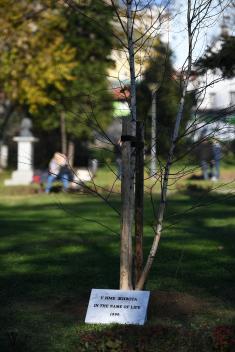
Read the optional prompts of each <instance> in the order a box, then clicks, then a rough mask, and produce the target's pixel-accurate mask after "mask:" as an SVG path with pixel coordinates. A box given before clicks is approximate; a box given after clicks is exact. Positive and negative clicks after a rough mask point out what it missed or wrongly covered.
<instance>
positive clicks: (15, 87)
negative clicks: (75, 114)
mask: <svg viewBox="0 0 235 352" xmlns="http://www.w3.org/2000/svg"><path fill="white" fill-rule="evenodd" d="M0 24H1V28H2V31H3V37H2V44H1V46H2V48H1V55H0V80H1V81H0V82H1V89H2V90H3V91H4V92H5V93H6V94H7V96H8V98H9V99H10V100H11V101H14V102H17V103H18V104H19V105H24V106H28V108H29V111H30V112H31V113H35V112H36V111H37V110H38V108H39V107H40V106H54V105H56V99H55V95H53V94H49V92H50V91H52V90H53V91H57V92H60V93H62V92H64V91H65V89H66V83H67V82H69V81H72V80H74V79H75V76H74V75H73V72H72V71H73V69H74V67H75V66H76V65H77V64H78V63H77V62H76V61H75V53H76V51H75V48H73V47H72V46H71V45H69V44H67V43H66V42H65V40H64V35H63V32H64V31H66V27H67V23H66V22H65V21H63V18H62V17H61V14H60V12H59V11H58V9H57V8H56V7H54V6H52V5H51V2H50V1H47V0H44V1H40V2H39V1H37V2H36V1H33V2H28V1H24V0H20V1H17V2H13V1H10V0H1V6H0Z"/></svg>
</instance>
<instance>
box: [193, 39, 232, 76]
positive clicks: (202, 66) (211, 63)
mask: <svg viewBox="0 0 235 352" xmlns="http://www.w3.org/2000/svg"><path fill="white" fill-rule="evenodd" d="M234 52H235V37H234V36H223V37H222V38H221V47H220V49H219V50H216V49H215V48H214V47H209V48H208V49H207V50H206V53H205V55H204V57H202V58H200V59H199V60H198V62H197V67H198V68H199V72H200V73H202V74H204V73H205V72H206V71H207V70H216V69H220V70H221V72H222V74H223V77H224V78H232V77H234V76H235V61H234Z"/></svg>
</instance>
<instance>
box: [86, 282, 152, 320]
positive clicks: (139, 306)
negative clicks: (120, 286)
mask: <svg viewBox="0 0 235 352" xmlns="http://www.w3.org/2000/svg"><path fill="white" fill-rule="evenodd" d="M148 301H149V291H122V290H101V289H94V288H93V289H92V291H91V295H90V301H89V305H88V309H87V314H86V319H85V322H86V323H91V324H110V323H117V324H135V325H143V324H144V323H145V321H146V314H147V307H148Z"/></svg>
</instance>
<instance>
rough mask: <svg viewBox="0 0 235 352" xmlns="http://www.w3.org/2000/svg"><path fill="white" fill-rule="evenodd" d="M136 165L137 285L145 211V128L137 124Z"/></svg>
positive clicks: (140, 267)
mask: <svg viewBox="0 0 235 352" xmlns="http://www.w3.org/2000/svg"><path fill="white" fill-rule="evenodd" d="M135 160H136V164H135V179H136V184H135V283H137V282H138V280H139V278H140V276H141V273H142V269H143V210H144V126H143V123H142V122H141V121H137V123H136V159H135Z"/></svg>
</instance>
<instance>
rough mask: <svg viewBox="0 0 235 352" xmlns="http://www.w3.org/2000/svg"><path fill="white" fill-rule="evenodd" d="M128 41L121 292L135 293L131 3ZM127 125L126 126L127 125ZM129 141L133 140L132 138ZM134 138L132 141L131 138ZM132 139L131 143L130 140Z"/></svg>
mask: <svg viewBox="0 0 235 352" xmlns="http://www.w3.org/2000/svg"><path fill="white" fill-rule="evenodd" d="M126 15H127V41H128V58H129V67H130V80H131V87H130V91H131V92H130V93H131V94H130V95H131V98H130V111H131V119H126V118H124V119H123V122H124V125H123V127H124V128H123V136H124V137H125V136H128V138H127V139H126V140H123V142H124V143H123V146H122V150H123V152H122V155H123V160H122V166H123V168H124V170H123V175H122V187H121V193H122V230H121V258H120V289H122V290H127V289H128V290H130V289H133V278H132V261H133V254H132V227H133V215H134V203H135V193H134V192H135V189H134V183H135V152H134V148H133V147H132V146H131V140H132V141H133V139H134V140H135V135H136V77H135V53H134V40H133V16H132V0H128V2H127V11H126ZM125 122H127V124H125ZM129 137H130V138H129ZM131 137H132V138H131ZM128 139H129V140H128Z"/></svg>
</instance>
